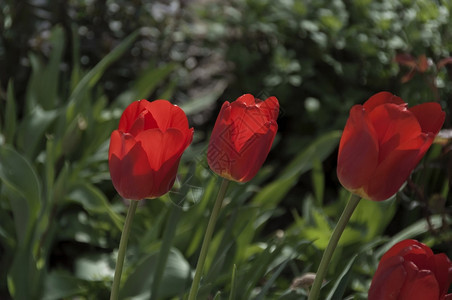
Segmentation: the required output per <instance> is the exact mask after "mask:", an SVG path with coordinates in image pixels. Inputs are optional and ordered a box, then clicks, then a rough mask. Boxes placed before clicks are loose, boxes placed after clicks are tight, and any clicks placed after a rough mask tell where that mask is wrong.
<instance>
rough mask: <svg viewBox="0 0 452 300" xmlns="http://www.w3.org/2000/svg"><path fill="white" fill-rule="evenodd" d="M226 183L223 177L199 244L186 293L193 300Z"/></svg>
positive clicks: (196, 292) (224, 193)
mask: <svg viewBox="0 0 452 300" xmlns="http://www.w3.org/2000/svg"><path fill="white" fill-rule="evenodd" d="M228 184H229V180H228V179H225V178H223V181H222V182H221V186H220V190H219V191H218V195H217V199H216V200H215V205H214V207H213V209H212V213H211V215H210V219H209V223H208V224H207V229H206V233H205V235H204V240H203V242H202V246H201V252H200V254H199V258H198V263H197V265H196V271H195V277H194V278H193V282H192V285H191V288H190V293H189V295H188V300H195V299H196V295H197V294H198V289H199V283H200V281H201V276H202V271H203V269H204V264H205V262H206V257H207V252H208V250H209V245H210V241H211V239H212V235H213V230H214V229H215V224H216V223H217V219H218V215H219V213H220V210H221V206H222V205H223V200H224V196H225V195H226V190H227V188H228Z"/></svg>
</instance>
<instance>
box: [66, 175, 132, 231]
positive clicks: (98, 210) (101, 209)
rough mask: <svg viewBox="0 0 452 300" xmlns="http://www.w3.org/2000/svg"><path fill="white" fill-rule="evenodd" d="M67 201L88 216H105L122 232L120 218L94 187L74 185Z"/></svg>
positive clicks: (87, 184)
mask: <svg viewBox="0 0 452 300" xmlns="http://www.w3.org/2000/svg"><path fill="white" fill-rule="evenodd" d="M67 199H68V200H69V201H74V202H76V203H79V204H80V205H82V206H83V208H84V209H86V211H88V212H89V213H90V214H93V215H96V214H107V215H108V216H109V217H110V219H111V221H112V222H113V224H115V225H116V227H117V228H118V229H119V230H122V226H123V220H122V217H121V216H119V215H118V214H117V213H115V212H114V211H113V210H112V209H111V206H110V204H109V203H108V200H107V198H106V197H105V195H104V194H103V193H102V192H101V191H100V190H99V189H98V188H96V187H95V186H94V185H91V184H89V183H80V184H76V185H75V186H74V187H73V188H72V189H71V190H70V191H69V193H68V195H67Z"/></svg>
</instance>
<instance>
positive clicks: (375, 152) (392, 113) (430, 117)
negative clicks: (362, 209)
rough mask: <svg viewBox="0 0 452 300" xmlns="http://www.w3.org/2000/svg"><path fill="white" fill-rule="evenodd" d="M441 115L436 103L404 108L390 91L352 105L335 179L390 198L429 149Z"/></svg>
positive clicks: (380, 197)
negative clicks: (362, 102) (361, 103)
mask: <svg viewBox="0 0 452 300" xmlns="http://www.w3.org/2000/svg"><path fill="white" fill-rule="evenodd" d="M444 118H445V113H444V111H442V110H441V106H440V105H439V104H438V103H432V102H431V103H423V104H420V105H416V106H413V107H411V108H407V104H406V103H405V102H404V101H403V100H402V99H401V98H399V97H397V96H394V95H392V94H391V93H388V92H380V93H378V94H375V95H373V96H372V97H370V98H369V100H367V101H366V102H365V103H364V104H363V105H355V106H353V107H352V108H351V110H350V116H349V118H348V120H347V123H346V125H345V128H344V132H343V134H342V138H341V141H340V144H339V155H338V162H337V176H338V178H339V181H340V182H341V184H342V185H343V186H344V187H345V188H346V189H348V190H349V191H351V192H353V193H355V194H357V195H359V196H361V197H363V198H366V199H370V200H374V201H381V200H385V199H388V198H390V197H391V196H393V195H394V194H395V193H396V192H397V191H398V190H399V189H400V187H401V186H402V184H403V183H404V182H405V180H406V179H407V178H408V176H409V175H410V173H411V172H412V171H413V169H414V167H415V166H416V165H417V164H418V163H419V161H420V160H421V158H422V157H423V156H424V154H425V153H426V152H427V150H428V148H429V147H430V145H431V144H432V142H433V140H434V138H435V136H436V135H437V134H438V132H439V130H440V129H441V127H442V125H443V123H444Z"/></svg>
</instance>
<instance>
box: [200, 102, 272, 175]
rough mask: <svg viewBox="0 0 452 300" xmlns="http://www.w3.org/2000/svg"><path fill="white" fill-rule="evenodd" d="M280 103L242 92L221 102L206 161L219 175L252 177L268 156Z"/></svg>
mask: <svg viewBox="0 0 452 300" xmlns="http://www.w3.org/2000/svg"><path fill="white" fill-rule="evenodd" d="M278 114H279V102H278V99H277V98H276V97H269V98H267V99H266V100H260V99H257V98H255V97H254V96H253V95H251V94H245V95H243V96H241V97H239V98H237V100H235V101H233V102H232V103H230V102H228V101H226V102H224V103H223V105H222V107H221V110H220V113H219V114H218V118H217V120H216V122H215V126H214V128H213V131H212V135H211V137H210V141H209V146H208V150H207V162H208V164H209V166H210V168H211V169H212V170H213V171H214V172H215V173H216V174H218V175H219V176H222V177H224V178H226V179H229V180H234V181H237V182H247V181H249V180H251V179H252V178H253V177H254V176H255V175H256V173H257V172H258V171H259V169H260V168H261V166H262V165H263V163H264V161H265V159H266V158H267V155H268V153H269V152H270V148H271V146H272V143H273V140H274V139H275V135H276V132H277V130H278V124H277V123H276V120H277V118H278Z"/></svg>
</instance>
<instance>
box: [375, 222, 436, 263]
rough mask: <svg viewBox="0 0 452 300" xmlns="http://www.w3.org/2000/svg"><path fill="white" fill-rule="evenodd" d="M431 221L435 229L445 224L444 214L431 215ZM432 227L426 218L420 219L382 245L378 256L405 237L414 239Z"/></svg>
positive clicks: (377, 253)
mask: <svg viewBox="0 0 452 300" xmlns="http://www.w3.org/2000/svg"><path fill="white" fill-rule="evenodd" d="M430 223H431V225H432V227H433V228H434V229H437V228H440V227H441V226H442V224H443V219H442V216H440V215H435V216H431V217H430ZM429 231H430V227H429V224H428V222H427V221H426V220H425V219H422V220H419V221H417V222H415V223H414V224H412V225H410V226H408V227H406V228H405V229H403V230H402V231H400V232H399V233H397V234H395V235H394V236H393V237H392V238H391V239H390V240H389V241H388V242H387V243H386V244H385V245H383V246H381V247H380V249H378V251H377V252H376V253H375V255H376V257H381V256H382V255H383V254H384V253H385V252H386V251H388V250H389V249H390V248H391V247H392V246H394V245H395V244H396V243H398V242H400V241H403V240H405V239H412V238H414V237H416V236H418V235H421V234H423V233H426V232H429Z"/></svg>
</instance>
